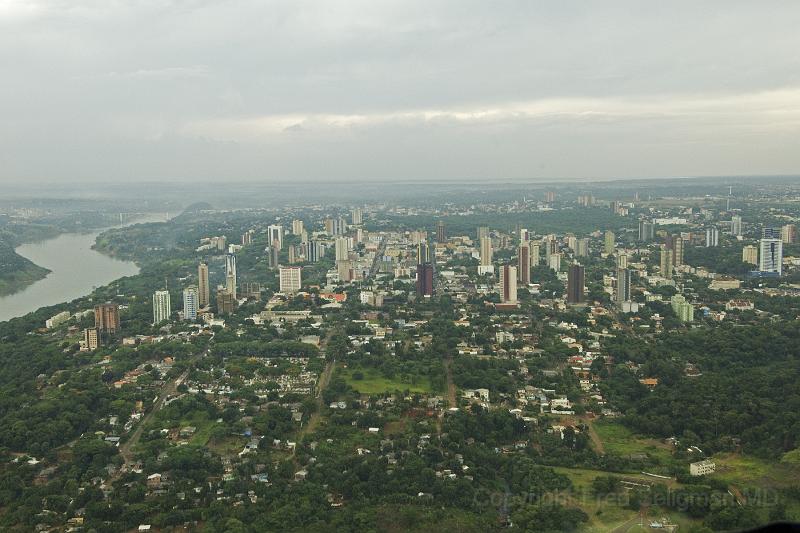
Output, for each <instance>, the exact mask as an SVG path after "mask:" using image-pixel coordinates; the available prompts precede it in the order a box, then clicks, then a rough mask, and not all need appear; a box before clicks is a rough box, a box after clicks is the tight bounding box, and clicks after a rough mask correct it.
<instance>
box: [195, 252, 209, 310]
mask: <svg viewBox="0 0 800 533" xmlns="http://www.w3.org/2000/svg"><path fill="white" fill-rule="evenodd" d="M210 303H211V289H210V288H209V285H208V265H207V264H205V263H200V264H199V265H197V305H198V306H200V307H201V308H204V307H208V306H209V304H210Z"/></svg>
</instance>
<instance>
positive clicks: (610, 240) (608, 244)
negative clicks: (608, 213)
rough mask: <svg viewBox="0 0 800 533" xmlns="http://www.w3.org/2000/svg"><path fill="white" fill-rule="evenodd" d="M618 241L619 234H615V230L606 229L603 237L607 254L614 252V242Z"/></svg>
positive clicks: (604, 249)
mask: <svg viewBox="0 0 800 533" xmlns="http://www.w3.org/2000/svg"><path fill="white" fill-rule="evenodd" d="M616 242H617V236H616V235H614V232H613V231H610V230H606V233H605V235H604V237H603V251H604V252H605V253H607V254H613V253H614V244H615V243H616Z"/></svg>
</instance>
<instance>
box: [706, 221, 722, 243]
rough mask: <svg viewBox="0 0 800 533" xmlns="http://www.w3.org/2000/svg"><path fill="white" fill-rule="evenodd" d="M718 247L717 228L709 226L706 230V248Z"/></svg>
mask: <svg viewBox="0 0 800 533" xmlns="http://www.w3.org/2000/svg"><path fill="white" fill-rule="evenodd" d="M717 246H719V228H718V227H716V226H711V227H709V228H706V248H716V247H717Z"/></svg>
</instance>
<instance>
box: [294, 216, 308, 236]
mask: <svg viewBox="0 0 800 533" xmlns="http://www.w3.org/2000/svg"><path fill="white" fill-rule="evenodd" d="M304 230H305V227H304V224H303V221H302V220H299V219H295V220H292V235H301V234H302V233H303V231H304Z"/></svg>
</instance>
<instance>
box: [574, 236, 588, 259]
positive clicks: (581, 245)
mask: <svg viewBox="0 0 800 533" xmlns="http://www.w3.org/2000/svg"><path fill="white" fill-rule="evenodd" d="M588 255H589V239H587V238H585V237H584V238H582V239H576V240H575V257H587V256H588Z"/></svg>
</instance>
